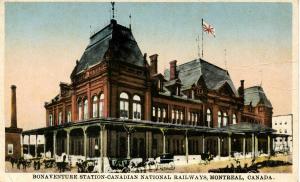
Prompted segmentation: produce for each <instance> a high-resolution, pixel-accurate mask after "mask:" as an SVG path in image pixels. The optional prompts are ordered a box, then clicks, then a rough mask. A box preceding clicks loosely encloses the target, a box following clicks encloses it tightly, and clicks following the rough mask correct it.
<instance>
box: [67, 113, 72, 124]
mask: <svg viewBox="0 0 300 182" xmlns="http://www.w3.org/2000/svg"><path fill="white" fill-rule="evenodd" d="M67 121H68V122H71V111H68V113H67Z"/></svg>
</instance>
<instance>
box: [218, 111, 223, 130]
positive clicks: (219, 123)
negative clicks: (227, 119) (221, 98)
mask: <svg viewBox="0 0 300 182" xmlns="http://www.w3.org/2000/svg"><path fill="white" fill-rule="evenodd" d="M221 123H222V113H221V111H218V127H219V128H220V127H221Z"/></svg>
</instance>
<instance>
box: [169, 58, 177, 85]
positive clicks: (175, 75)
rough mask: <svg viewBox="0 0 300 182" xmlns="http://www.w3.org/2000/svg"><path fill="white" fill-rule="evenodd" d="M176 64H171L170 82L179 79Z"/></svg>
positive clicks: (172, 62)
mask: <svg viewBox="0 0 300 182" xmlns="http://www.w3.org/2000/svg"><path fill="white" fill-rule="evenodd" d="M176 63H177V61H176V60H174V61H171V62H170V80H174V79H176V78H177V72H176Z"/></svg>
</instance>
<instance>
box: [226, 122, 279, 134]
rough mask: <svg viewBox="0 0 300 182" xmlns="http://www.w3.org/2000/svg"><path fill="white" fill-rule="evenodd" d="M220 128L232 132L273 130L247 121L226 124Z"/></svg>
mask: <svg viewBox="0 0 300 182" xmlns="http://www.w3.org/2000/svg"><path fill="white" fill-rule="evenodd" d="M221 129H224V130H228V131H232V132H245V133H246V132H251V133H252V132H274V131H276V130H273V129H272V128H270V127H267V126H264V125H261V124H258V123H248V122H240V123H237V124H232V125H228V126H225V127H222V128H221Z"/></svg>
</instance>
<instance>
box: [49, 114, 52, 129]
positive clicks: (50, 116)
mask: <svg viewBox="0 0 300 182" xmlns="http://www.w3.org/2000/svg"><path fill="white" fill-rule="evenodd" d="M49 125H50V126H53V116H52V114H49Z"/></svg>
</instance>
